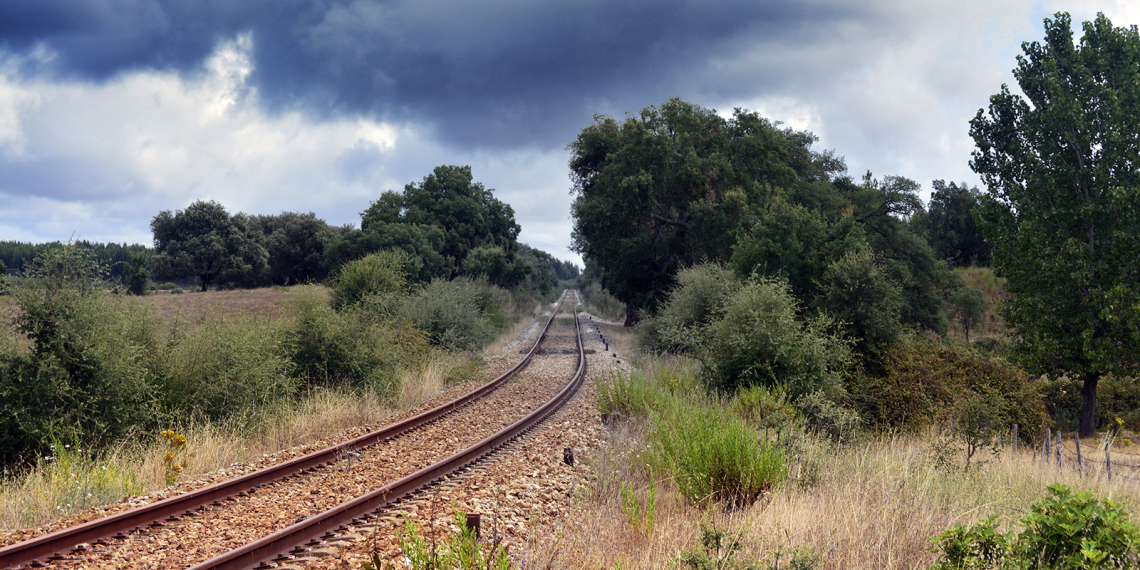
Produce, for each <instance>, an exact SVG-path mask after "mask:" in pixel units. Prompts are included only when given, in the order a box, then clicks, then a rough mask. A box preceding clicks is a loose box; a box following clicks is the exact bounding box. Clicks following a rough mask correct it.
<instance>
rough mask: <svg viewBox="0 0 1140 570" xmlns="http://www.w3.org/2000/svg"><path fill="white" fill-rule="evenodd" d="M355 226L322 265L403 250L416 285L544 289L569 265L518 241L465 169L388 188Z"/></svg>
mask: <svg viewBox="0 0 1140 570" xmlns="http://www.w3.org/2000/svg"><path fill="white" fill-rule="evenodd" d="M360 228H361V229H360V230H353V231H349V232H346V233H344V234H343V235H340V236H338V237H336V238H334V239H333V240H331V241H330V242H329V245H328V247H327V249H326V250H325V264H326V265H327V266H328V267H329V269H330V270H331V271H336V270H337V269H338V268H339V267H341V266H342V265H344V264H345V263H347V262H349V261H351V260H353V259H359V258H361V257H363V256H365V255H367V254H369V253H374V252H378V251H383V250H387V249H399V250H402V251H404V252H406V253H407V254H408V255H409V257H410V258H411V259H412V260H413V264H414V265H415V267H414V271H413V272H412V273H413V277H414V278H415V280H417V281H420V282H429V281H431V280H433V279H454V278H456V277H458V276H461V275H465V276H469V277H484V278H486V279H487V280H488V281H489V282H490V283H492V284H494V285H498V286H500V287H504V288H507V289H512V288H516V287H519V286H525V287H527V288H528V289H529V290H531V291H534V292H536V293H539V294H543V295H545V294H549V293H550V292H552V291H553V290H554V288H555V287H556V286H557V283H558V280H559V279H573V278H575V277H577V271H578V269H577V267H575V266H574V265H573V264H571V263H569V262H563V261H560V260H558V259H555V258H554V257H553V256H551V255H550V254H548V253H546V252H543V251H539V250H536V249H533V248H531V247H529V246H527V245H525V244H521V243H519V241H518V234H519V231H520V230H521V228H520V227H519V225H518V223H517V222H515V214H514V210H513V209H512V208H511V207H510V205H508V204H505V203H503V202H501V201H500V200H498V199H497V198H495V197H494V190H493V189H488V188H485V187H484V186H483V185H482V184H481V183H479V182H475V181H474V178H473V177H472V174H471V167H470V166H439V167H436V168H435V169H434V170H433V171H432V173H431V174H429V175H427V176H425V177H424V179H423V181H422V182H419V183H416V182H412V183H409V184H407V185H405V186H404V191H403V192H402V193H399V192H396V191H394V190H389V191H387V192H384V193H383V194H381V195H380V197H379V198H378V199H377V200H376V201H374V202H372V204H371V205H369V207H368V209H367V210H365V211H364V212H362V213H361V220H360Z"/></svg>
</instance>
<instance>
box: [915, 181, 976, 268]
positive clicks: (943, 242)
mask: <svg viewBox="0 0 1140 570" xmlns="http://www.w3.org/2000/svg"><path fill="white" fill-rule="evenodd" d="M931 188H932V190H933V191H932V193H931V196H930V204H929V205H928V207H927V208H926V210H924V211H920V212H918V213H916V214H915V215H914V217H912V218H911V226H912V227H913V228H914V231H915V233H917V234H918V235H920V236H922V237H923V238H925V239H926V241H927V243H929V244H930V247H931V249H933V250H934V254H935V255H937V256H938V258H939V259H942V260H945V261H946V262H947V263H948V264H950V265H951V266H953V267H969V266H971V265H979V266H983V267H988V266H989V265H990V244H989V243H988V242H986V240H985V237H984V236H983V235H982V231H981V230H980V229H979V228H978V225H977V222H975V221H974V215H973V214H974V212H975V211H976V210H977V209H978V208H979V207H981V199H982V198H981V197H982V194H981V192H980V191H979V190H978V189H977V188H971V187H969V186H968V185H966V183H964V182H963V183H962V184H955V183H953V182H951V183H949V184H947V183H946V181H944V180H935V181H934V182H932V183H931Z"/></svg>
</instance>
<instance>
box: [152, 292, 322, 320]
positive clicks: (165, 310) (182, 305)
mask: <svg viewBox="0 0 1140 570" xmlns="http://www.w3.org/2000/svg"><path fill="white" fill-rule="evenodd" d="M321 290H322V291H324V292H325V294H326V295H327V294H328V290H327V289H325V288H324V287H321ZM294 291H295V289H292V288H288V287H267V288H263V289H239V290H235V291H206V292H204V293H203V292H201V291H186V292H184V293H182V294H180V295H172V294H170V292H168V291H157V292H154V293H153V294H151V295H147V296H145V297H131V299H132V300H134V301H135V302H138V303H141V304H144V305H149V306H150V307H152V308H153V309H154V311H155V314H156V315H157V316H158V317H159V318H160V319H162V320H163V321H165V322H171V321H174V320H176V319H183V320H186V321H188V322H191V323H200V322H202V321H203V320H204V319H206V318H208V317H215V316H218V315H224V316H258V317H266V318H277V317H279V316H281V312H282V311H283V310H284V308H285V305H286V304H287V303H288V302H289V298H290V296H291V294H292V293H293V292H294Z"/></svg>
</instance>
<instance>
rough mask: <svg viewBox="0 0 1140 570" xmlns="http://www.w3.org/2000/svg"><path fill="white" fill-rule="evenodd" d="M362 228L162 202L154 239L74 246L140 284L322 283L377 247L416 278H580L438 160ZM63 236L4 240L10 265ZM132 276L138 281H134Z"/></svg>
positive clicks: (465, 171)
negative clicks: (404, 259) (397, 257)
mask: <svg viewBox="0 0 1140 570" xmlns="http://www.w3.org/2000/svg"><path fill="white" fill-rule="evenodd" d="M361 218H362V219H361V227H362V229H360V230H357V229H354V228H353V227H352V226H351V225H345V226H332V225H329V224H328V223H327V222H326V221H324V220H322V219H320V218H318V217H317V216H316V215H315V214H313V213H312V212H309V213H300V212H282V213H280V214H276V215H249V214H245V213H241V212H239V213H236V214H230V213H229V212H227V211H226V209H225V208H224V207H223V206H222V205H221V204H218V203H216V202H212V201H211V202H201V201H199V202H195V203H193V204H191V205H190V206H188V207H187V208H186V209H185V210H178V211H175V212H170V211H162V212H159V213H158V215H156V216H155V217H154V219H153V220H152V221H151V230H152V231H153V232H154V247H153V248H150V247H146V246H142V245H129V246H128V245H125V244H124V245H122V246H120V245H118V244H93V243H90V242H87V241H80V242H76V245H78V246H80V247H81V248H83V249H86V250H89V251H90V252H91V253H92V254H93V255H91V257H92V258H93V260H94V261H97V262H100V263H102V264H104V265H106V266H108V268H109V274H110V277H111V278H112V279H114V280H121V281H123V282H124V283H125V282H128V281H130V282H131V284H132V285H131V290H132V291H136V292H139V293H141V292H142V291H144V290H145V289H146V283H147V281H148V279H150V278H153V279H154V280H156V281H175V282H179V283H181V284H183V285H187V284H189V282H191V281H192V282H195V283H196V284H197V286H198V287H200V288H202V289H203V290H205V289H208V288H210V287H220V288H228V289H232V288H253V287H266V286H269V285H291V284H296V283H306V282H314V283H319V282H322V281H324V280H325V279H327V278H328V277H329V276H330V275H332V274H333V273H335V272H336V270H337V269H339V268H340V267H341V266H343V265H344V264H345V263H348V262H349V261H352V260H354V259H359V258H361V257H364V256H366V255H368V254H370V253H376V252H379V251H382V250H390V249H399V250H403V251H404V252H406V253H407V254H408V259H409V264H410V266H409V267H408V270H409V271H408V273H409V275H410V276H411V278H412V279H413V281H417V282H421V283H428V282H431V281H433V280H436V279H447V280H451V279H454V278H456V277H458V276H461V275H463V276H468V277H483V278H485V279H486V280H487V281H488V282H490V283H491V284H493V285H497V286H500V287H504V288H507V289H516V288H519V287H523V288H525V289H526V290H529V291H532V292H534V293H537V294H539V295H546V294H549V293H550V292H552V291H554V289H555V288H556V287H557V286H558V282H559V281H567V280H572V279H575V278H577V277H578V273H579V268H578V267H577V266H575V265H574V264H573V263H571V262H568V261H562V260H560V259H556V258H555V257H554V256H552V255H551V254H549V253H547V252H545V251H540V250H537V249H534V248H532V247H530V246H528V245H526V244H523V243H519V241H518V234H519V232H520V231H521V228H520V227H519V225H518V224H517V223H516V222H515V218H514V210H512V209H511V207H510V206H509V205H507V204H504V203H503V202H501V201H499V200H498V199H496V198H495V197H494V196H493V190H490V189H486V188H484V187H483V185H482V184H480V183H478V182H474V181H473V180H472V177H471V168H470V167H467V166H462V167H460V166H440V167H438V168H436V169H435V170H434V171H433V172H432V174H430V175H428V176H427V177H425V178H424V180H423V182H422V183H411V184H408V185H407V186H405V188H404V192H403V193H397V192H394V191H388V192H385V193H384V194H382V195H381V196H380V199H378V200H377V201H375V202H373V203H372V205H371V206H370V207H369V208H368V209H367V210H366V211H365V212H363V213H362V215H361ZM60 245H61V244H60V243H59V242H52V243H46V244H30V243H21V242H0V262H2V263H3V264H4V266H6V267H7V268H8V272H9V273H12V274H17V275H18V274H22V273H23V269H24V265H25V264H26V263H29V262H31V261H32V260H33V259H35V258H36V256H37V255H39V254H40V253H42V252H44V251H47V250H49V249H51V248H58V247H60ZM136 284H137V287H136Z"/></svg>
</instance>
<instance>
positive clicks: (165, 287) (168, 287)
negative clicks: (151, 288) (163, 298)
mask: <svg viewBox="0 0 1140 570" xmlns="http://www.w3.org/2000/svg"><path fill="white" fill-rule="evenodd" d="M155 288H156V289H158V290H159V291H170V290H172V289H181V287H179V286H178V284H177V283H171V282H170V281H167V282H165V283H160V284H158V285H156V286H155Z"/></svg>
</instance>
